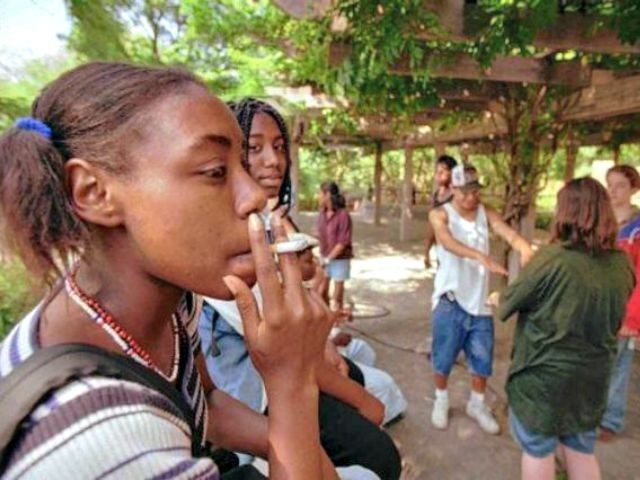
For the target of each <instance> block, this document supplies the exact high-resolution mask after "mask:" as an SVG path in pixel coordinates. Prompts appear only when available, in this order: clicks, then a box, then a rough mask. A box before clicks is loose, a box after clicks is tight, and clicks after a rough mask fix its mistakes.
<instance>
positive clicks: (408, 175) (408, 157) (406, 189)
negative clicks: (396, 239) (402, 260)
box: [400, 147, 413, 241]
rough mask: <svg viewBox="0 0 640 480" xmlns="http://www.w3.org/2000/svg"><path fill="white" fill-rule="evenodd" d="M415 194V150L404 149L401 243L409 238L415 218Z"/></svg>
mask: <svg viewBox="0 0 640 480" xmlns="http://www.w3.org/2000/svg"><path fill="white" fill-rule="evenodd" d="M412 194H413V148H411V147H405V148H404V181H403V184H402V214H401V217H400V241H405V240H407V239H408V238H409V222H410V220H411V217H412V216H413V214H412V211H411V198H412Z"/></svg>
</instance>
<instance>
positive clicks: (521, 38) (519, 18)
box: [472, 0, 558, 67]
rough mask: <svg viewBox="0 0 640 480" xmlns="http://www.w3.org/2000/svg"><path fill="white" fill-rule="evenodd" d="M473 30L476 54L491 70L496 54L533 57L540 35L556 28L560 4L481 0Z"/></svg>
mask: <svg viewBox="0 0 640 480" xmlns="http://www.w3.org/2000/svg"><path fill="white" fill-rule="evenodd" d="M478 6H479V7H480V9H478V10H477V14H476V18H475V24H476V28H475V29H473V30H472V31H474V32H475V33H476V41H475V42H474V50H473V51H474V52H475V55H476V57H477V58H478V60H479V61H480V63H481V64H483V65H484V66H486V67H488V66H490V65H491V62H492V61H493V59H494V58H495V56H496V55H499V54H502V55H509V54H514V53H515V54H518V55H523V56H527V55H531V54H533V53H535V49H534V48H533V47H532V46H531V44H532V42H533V39H534V38H535V35H536V32H537V31H538V30H540V29H542V28H547V27H550V26H551V25H553V23H554V22H555V21H556V19H557V17H558V5H557V3H556V2H551V1H548V0H528V1H524V0H517V1H508V0H480V2H479V5H478Z"/></svg>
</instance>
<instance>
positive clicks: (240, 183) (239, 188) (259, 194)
mask: <svg viewBox="0 0 640 480" xmlns="http://www.w3.org/2000/svg"><path fill="white" fill-rule="evenodd" d="M238 175H239V178H238V180H237V182H236V186H235V189H234V190H235V191H234V194H235V208H236V212H237V213H238V215H239V216H240V217H241V218H247V217H248V216H249V215H250V214H251V213H254V212H261V211H262V210H264V207H265V206H266V204H267V196H266V194H265V193H264V190H263V189H262V188H261V187H260V185H258V184H257V183H256V182H255V181H254V180H253V178H251V176H250V175H249V174H248V173H247V172H246V171H245V170H244V169H242V168H241V169H239V173H238Z"/></svg>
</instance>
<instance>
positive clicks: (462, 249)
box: [429, 208, 507, 275]
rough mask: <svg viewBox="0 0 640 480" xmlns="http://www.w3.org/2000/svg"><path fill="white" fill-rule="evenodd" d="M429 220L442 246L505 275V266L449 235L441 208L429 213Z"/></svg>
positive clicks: (445, 214)
mask: <svg viewBox="0 0 640 480" xmlns="http://www.w3.org/2000/svg"><path fill="white" fill-rule="evenodd" d="M429 222H430V223H431V226H432V227H433V231H434V233H435V236H436V239H437V241H438V243H439V244H440V245H442V247H443V248H445V249H446V250H448V251H449V252H451V253H453V254H454V255H457V256H459V257H463V258H470V259H472V260H477V261H478V262H480V263H482V265H484V266H485V267H486V268H488V269H489V270H490V271H491V272H493V273H498V274H500V275H507V271H506V270H505V268H504V267H503V266H502V265H500V264H499V263H498V262H496V261H495V260H493V259H492V258H491V257H489V256H488V255H485V254H484V253H483V252H481V251H480V250H476V249H475V248H471V247H468V246H467V245H464V244H463V243H462V242H459V241H458V240H456V239H455V238H454V237H453V235H451V231H450V230H449V227H448V225H447V212H445V211H444V210H443V209H442V208H436V209H435V210H432V211H431V212H430V213H429Z"/></svg>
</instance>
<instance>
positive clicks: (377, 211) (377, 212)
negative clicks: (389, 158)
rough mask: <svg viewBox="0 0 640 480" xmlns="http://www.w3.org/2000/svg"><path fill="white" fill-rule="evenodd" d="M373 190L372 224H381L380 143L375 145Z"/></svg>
mask: <svg viewBox="0 0 640 480" xmlns="http://www.w3.org/2000/svg"><path fill="white" fill-rule="evenodd" d="M373 188H374V192H375V200H374V202H375V204H374V215H373V216H374V224H375V225H377V226H379V225H380V224H381V223H382V212H381V208H382V143H380V142H377V143H376V163H375V166H374V170H373Z"/></svg>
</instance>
